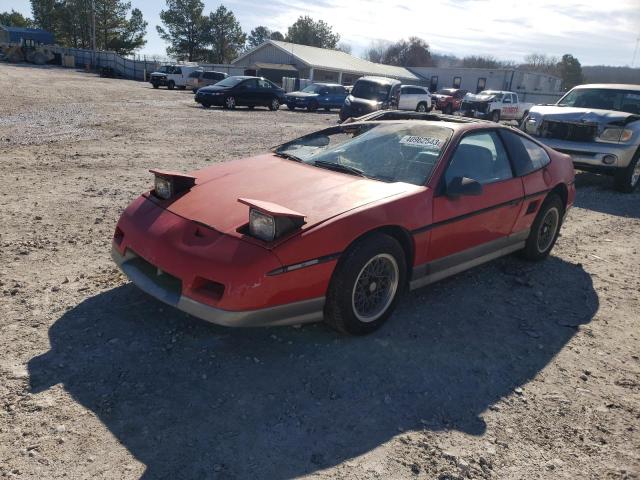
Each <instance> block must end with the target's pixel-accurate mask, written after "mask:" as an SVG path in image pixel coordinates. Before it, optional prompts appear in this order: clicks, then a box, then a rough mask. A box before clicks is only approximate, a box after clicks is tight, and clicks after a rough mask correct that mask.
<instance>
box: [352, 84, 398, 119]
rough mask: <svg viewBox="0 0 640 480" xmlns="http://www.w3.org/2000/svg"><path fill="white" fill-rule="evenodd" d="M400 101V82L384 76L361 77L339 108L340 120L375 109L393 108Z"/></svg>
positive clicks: (358, 115)
mask: <svg viewBox="0 0 640 480" xmlns="http://www.w3.org/2000/svg"><path fill="white" fill-rule="evenodd" d="M399 101H400V82H399V81H398V80H394V79H392V78H385V77H362V78H359V79H358V80H356V83H355V84H354V85H353V89H352V90H351V93H350V94H349V96H348V97H347V98H345V100H344V104H343V105H342V108H341V109H340V120H341V121H344V120H346V119H347V118H349V117H361V116H362V115H366V114H367V113H371V112H375V111H377V110H395V109H397V108H398V103H399Z"/></svg>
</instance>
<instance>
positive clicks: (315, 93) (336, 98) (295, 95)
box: [285, 83, 348, 112]
mask: <svg viewBox="0 0 640 480" xmlns="http://www.w3.org/2000/svg"><path fill="white" fill-rule="evenodd" d="M347 95H348V93H347V89H346V88H344V87H343V86H342V85H339V84H337V83H312V84H311V85H307V86H306V87H305V88H303V89H302V90H300V91H299V92H289V93H287V95H286V98H285V101H286V103H287V107H288V108H289V110H295V109H296V108H304V109H306V110H308V111H310V112H315V111H316V110H318V109H319V108H324V109H325V110H326V111H329V110H331V109H332V108H340V107H342V104H343V103H344V99H345V98H347Z"/></svg>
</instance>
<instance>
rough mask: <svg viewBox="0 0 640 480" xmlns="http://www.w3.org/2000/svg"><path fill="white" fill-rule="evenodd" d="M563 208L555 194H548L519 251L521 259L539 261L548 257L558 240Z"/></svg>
mask: <svg viewBox="0 0 640 480" xmlns="http://www.w3.org/2000/svg"><path fill="white" fill-rule="evenodd" d="M564 208H565V206H564V203H563V202H562V200H561V199H560V197H559V196H558V195H557V194H555V193H551V194H549V196H548V197H547V198H546V199H545V200H544V202H543V203H542V206H541V207H540V211H539V212H538V215H537V216H536V219H535V220H534V221H533V225H531V232H530V233H529V237H528V238H527V241H526V243H525V247H524V249H523V250H521V256H522V257H523V258H526V259H527V260H532V261H539V260H544V259H545V258H547V257H548V256H549V253H550V252H551V250H552V249H553V246H554V245H555V244H556V240H557V239H558V234H559V233H560V227H562V217H563V216H564ZM549 222H551V223H549Z"/></svg>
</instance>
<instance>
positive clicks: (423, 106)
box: [416, 102, 428, 113]
mask: <svg viewBox="0 0 640 480" xmlns="http://www.w3.org/2000/svg"><path fill="white" fill-rule="evenodd" d="M427 111H428V110H427V104H426V103H424V102H420V103H419V104H418V106H417V107H416V112H420V113H426V112H427Z"/></svg>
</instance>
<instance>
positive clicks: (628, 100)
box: [558, 88, 640, 115]
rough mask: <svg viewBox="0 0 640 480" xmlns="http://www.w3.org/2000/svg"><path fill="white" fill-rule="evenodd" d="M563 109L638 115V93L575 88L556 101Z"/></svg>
mask: <svg viewBox="0 0 640 480" xmlns="http://www.w3.org/2000/svg"><path fill="white" fill-rule="evenodd" d="M558 105H562V106H565V107H582V108H597V109H601V110H618V111H620V112H627V113H635V114H636V115H640V91H633V90H614V89H612V88H576V89H573V90H571V91H570V92H569V93H567V94H566V95H565V96H564V97H562V98H561V99H560V100H559V101H558Z"/></svg>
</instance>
